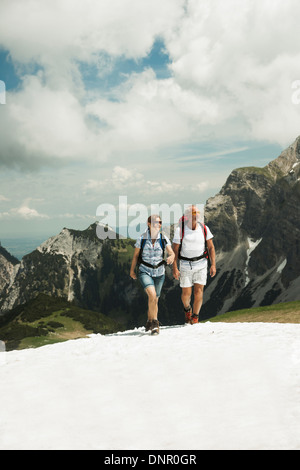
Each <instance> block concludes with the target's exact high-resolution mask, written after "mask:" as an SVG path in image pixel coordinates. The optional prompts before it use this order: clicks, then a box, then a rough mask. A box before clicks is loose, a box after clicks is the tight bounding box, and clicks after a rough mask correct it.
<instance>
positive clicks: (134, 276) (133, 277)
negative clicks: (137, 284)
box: [130, 270, 137, 280]
mask: <svg viewBox="0 0 300 470" xmlns="http://www.w3.org/2000/svg"><path fill="white" fill-rule="evenodd" d="M130 277H131V279H134V280H135V279H137V276H136V274H135V272H134V271H132V270H131V271H130Z"/></svg>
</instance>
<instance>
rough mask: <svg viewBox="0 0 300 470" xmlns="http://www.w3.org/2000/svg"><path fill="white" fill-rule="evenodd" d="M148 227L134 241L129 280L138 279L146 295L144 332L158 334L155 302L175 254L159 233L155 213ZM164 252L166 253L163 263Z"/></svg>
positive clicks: (158, 220) (149, 219) (159, 223)
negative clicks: (166, 269)
mask: <svg viewBox="0 0 300 470" xmlns="http://www.w3.org/2000/svg"><path fill="white" fill-rule="evenodd" d="M147 225H148V228H147V230H146V232H145V233H144V234H143V235H141V237H139V238H138V239H137V241H136V244H135V250H134V254H133V258H132V263H131V269H130V276H131V277H132V279H137V277H138V279H139V281H140V283H141V285H142V286H143V288H144V290H145V292H146V294H147V296H148V320H147V323H146V331H149V330H151V334H158V333H159V321H158V318H157V315H158V300H159V296H160V293H161V289H162V286H163V283H164V280H165V264H172V263H173V261H174V258H175V254H174V252H173V250H172V247H171V242H170V240H169V239H168V238H167V237H166V235H163V234H162V233H161V225H162V221H161V218H160V217H159V216H158V215H156V214H155V215H150V217H148V221H147ZM165 250H166V252H167V254H168V257H167V260H166V261H165V260H164V253H165ZM137 264H139V271H138V275H136V273H135V267H136V265H137Z"/></svg>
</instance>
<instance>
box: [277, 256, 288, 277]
mask: <svg viewBox="0 0 300 470" xmlns="http://www.w3.org/2000/svg"><path fill="white" fill-rule="evenodd" d="M286 263H287V259H286V258H285V259H284V260H283V261H282V263H280V265H279V266H278V268H277V272H278V273H280V274H281V273H282V271H283V270H284V268H285V266H286Z"/></svg>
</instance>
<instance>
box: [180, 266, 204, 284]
mask: <svg viewBox="0 0 300 470" xmlns="http://www.w3.org/2000/svg"><path fill="white" fill-rule="evenodd" d="M206 281H207V266H205V267H204V268H201V269H197V270H194V271H193V270H192V269H191V270H190V271H182V270H181V271H180V287H192V286H193V285H194V284H201V285H202V286H205V285H206Z"/></svg>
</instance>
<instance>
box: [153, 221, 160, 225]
mask: <svg viewBox="0 0 300 470" xmlns="http://www.w3.org/2000/svg"><path fill="white" fill-rule="evenodd" d="M152 224H153V225H155V224H159V225H161V224H162V221H161V220H154V222H152Z"/></svg>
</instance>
